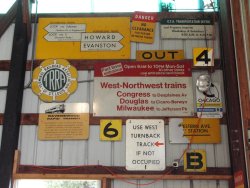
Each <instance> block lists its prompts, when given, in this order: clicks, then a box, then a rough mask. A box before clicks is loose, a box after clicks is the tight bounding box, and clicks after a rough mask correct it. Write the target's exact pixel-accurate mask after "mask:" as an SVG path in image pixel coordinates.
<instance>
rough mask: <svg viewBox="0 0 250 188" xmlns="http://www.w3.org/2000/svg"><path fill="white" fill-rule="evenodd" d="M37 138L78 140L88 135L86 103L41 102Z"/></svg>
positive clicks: (87, 107)
mask: <svg viewBox="0 0 250 188" xmlns="http://www.w3.org/2000/svg"><path fill="white" fill-rule="evenodd" d="M38 125H39V126H38V138H39V140H78V139H88V137H89V105H88V104H87V103H61V104H60V103H43V104H41V105H40V113H39V122H38Z"/></svg>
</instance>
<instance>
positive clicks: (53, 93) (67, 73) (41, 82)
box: [31, 59, 77, 102]
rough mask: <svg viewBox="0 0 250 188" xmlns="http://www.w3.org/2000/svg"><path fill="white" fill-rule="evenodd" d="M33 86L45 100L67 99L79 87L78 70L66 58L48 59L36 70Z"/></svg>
mask: <svg viewBox="0 0 250 188" xmlns="http://www.w3.org/2000/svg"><path fill="white" fill-rule="evenodd" d="M31 87H32V91H33V92H34V93H35V94H37V95H38V96H39V98H40V99H41V100H43V101H45V102H56V101H57V102H62V101H65V100H66V99H67V98H68V97H69V95H70V94H71V93H73V92H74V91H75V90H76V88H77V70H76V68H75V67H73V66H71V65H70V63H69V62H68V61H66V60H65V59H47V60H45V61H43V62H42V63H41V65H40V66H39V67H37V68H36V69H35V70H34V72H33V80H32V85H31Z"/></svg>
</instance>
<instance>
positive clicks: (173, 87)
mask: <svg viewBox="0 0 250 188" xmlns="http://www.w3.org/2000/svg"><path fill="white" fill-rule="evenodd" d="M94 76H95V78H94V109H93V114H94V116H191V115H193V114H194V109H193V90H192V74H191V65H190V64H189V63H186V62H178V63H177V62H176V63H173V62H129V63H127V62H124V63H97V64H95V75H94ZM104 99H105V100H104Z"/></svg>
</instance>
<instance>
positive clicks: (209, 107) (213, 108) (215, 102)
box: [196, 82, 223, 118]
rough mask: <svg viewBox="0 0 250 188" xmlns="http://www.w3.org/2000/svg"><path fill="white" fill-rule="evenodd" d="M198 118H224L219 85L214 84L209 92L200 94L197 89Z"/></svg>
mask: <svg viewBox="0 0 250 188" xmlns="http://www.w3.org/2000/svg"><path fill="white" fill-rule="evenodd" d="M196 107H197V116H198V117H200V118H222V117H223V108H222V97H221V89H220V85H219V83H216V82H215V83H212V84H211V87H210V89H209V91H207V92H200V91H199V90H198V89H197V88H196Z"/></svg>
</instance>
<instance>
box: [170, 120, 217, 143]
mask: <svg viewBox="0 0 250 188" xmlns="http://www.w3.org/2000/svg"><path fill="white" fill-rule="evenodd" d="M219 123H220V121H219V119H204V118H201V119H199V118H170V119H169V142H170V143H172V144H173V143H193V144H216V143H220V142H221V135H220V124H219Z"/></svg>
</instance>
